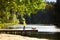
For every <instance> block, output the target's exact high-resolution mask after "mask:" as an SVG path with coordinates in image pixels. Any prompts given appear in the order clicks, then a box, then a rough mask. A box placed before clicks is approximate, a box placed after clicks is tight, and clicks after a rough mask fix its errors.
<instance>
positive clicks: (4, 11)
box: [0, 0, 46, 24]
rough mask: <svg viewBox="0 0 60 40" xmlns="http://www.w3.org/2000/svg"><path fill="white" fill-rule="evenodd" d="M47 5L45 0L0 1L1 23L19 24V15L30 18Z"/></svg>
mask: <svg viewBox="0 0 60 40" xmlns="http://www.w3.org/2000/svg"><path fill="white" fill-rule="evenodd" d="M45 6H46V3H45V1H44V0H0V23H2V24H3V23H14V24H15V23H18V19H17V15H16V14H18V15H21V18H22V20H23V19H24V15H25V14H27V15H29V16H30V14H31V13H33V14H34V13H36V12H37V11H38V10H40V9H44V8H45Z"/></svg>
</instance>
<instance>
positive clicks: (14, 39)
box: [0, 34, 48, 40]
mask: <svg viewBox="0 0 60 40" xmlns="http://www.w3.org/2000/svg"><path fill="white" fill-rule="evenodd" d="M0 40H48V39H39V38H31V37H24V36H19V35H11V34H0Z"/></svg>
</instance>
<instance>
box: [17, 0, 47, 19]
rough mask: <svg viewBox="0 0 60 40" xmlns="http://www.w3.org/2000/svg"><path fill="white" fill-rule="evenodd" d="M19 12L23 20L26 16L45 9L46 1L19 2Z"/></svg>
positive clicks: (25, 0)
mask: <svg viewBox="0 0 60 40" xmlns="http://www.w3.org/2000/svg"><path fill="white" fill-rule="evenodd" d="M17 4H18V12H19V13H20V15H21V17H22V19H23V18H24V15H26V14H27V15H29V16H30V15H31V13H32V14H35V13H37V11H38V10H40V9H44V8H45V6H46V3H45V1H44V0H20V1H19V0H18V1H17Z"/></svg>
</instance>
